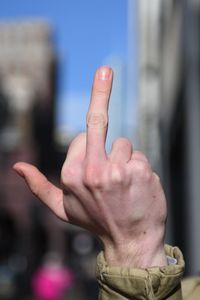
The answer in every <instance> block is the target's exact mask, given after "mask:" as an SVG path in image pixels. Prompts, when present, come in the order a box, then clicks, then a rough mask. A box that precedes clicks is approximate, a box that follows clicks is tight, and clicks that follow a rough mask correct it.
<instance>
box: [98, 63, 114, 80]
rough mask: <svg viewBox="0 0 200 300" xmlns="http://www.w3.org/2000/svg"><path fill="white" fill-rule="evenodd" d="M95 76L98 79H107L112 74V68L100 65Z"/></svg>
mask: <svg viewBox="0 0 200 300" xmlns="http://www.w3.org/2000/svg"><path fill="white" fill-rule="evenodd" d="M97 76H98V78H99V79H100V80H109V79H111V76H112V69H111V68H109V67H106V66H103V67H100V68H99V69H98V70H97Z"/></svg>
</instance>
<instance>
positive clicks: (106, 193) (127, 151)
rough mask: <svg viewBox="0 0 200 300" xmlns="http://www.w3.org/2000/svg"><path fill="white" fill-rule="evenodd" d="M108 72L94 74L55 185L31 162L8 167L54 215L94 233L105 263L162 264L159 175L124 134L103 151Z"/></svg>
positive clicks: (163, 217)
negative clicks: (79, 127) (79, 128)
mask: <svg viewBox="0 0 200 300" xmlns="http://www.w3.org/2000/svg"><path fill="white" fill-rule="evenodd" d="M112 77H113V74H112V70H111V69H110V68H108V67H101V68H99V69H98V70H97V72H96V74H95V77H94V83H93V89H92V95H91V102H90V107H89V111H88V114H87V133H83V134H80V135H79V136H78V137H76V138H75V139H74V141H73V142H72V144H71V145H70V148H69V151H68V154H67V158H66V160H65V162H64V165H63V168H62V171H61V184H62V188H61V189H59V188H57V187H55V186H54V185H52V184H51V183H50V182H49V181H48V180H47V179H46V177H45V176H44V175H43V174H41V173H40V172H39V170H38V169H36V168H35V167H34V166H31V165H29V164H26V163H17V164H15V166H14V169H15V170H16V171H17V173H18V174H19V175H21V176H22V177H23V178H24V179H25V180H26V183H27V184H28V186H29V188H30V189H31V191H32V192H33V194H35V195H36V196H37V197H38V198H39V199H40V200H41V201H42V202H43V203H44V204H46V205H47V206H48V207H49V208H50V209H51V210H52V211H53V212H54V213H55V214H56V215H57V216H58V217H59V218H61V219H62V220H64V221H66V222H69V223H72V224H75V225H79V226H81V227H83V228H85V229H87V230H89V231H91V232H92V233H94V234H95V235H96V236H97V237H98V238H100V240H101V241H102V243H103V245H104V254H105V258H106V260H107V263H108V264H109V265H119V266H130V267H151V266H162V265H165V264H166V258H165V254H164V248H163V243H164V241H163V240H164V232H165V221H166V200H165V196H164V193H163V189H162V187H161V184H160V181H159V178H158V176H157V175H156V174H155V173H153V172H152V170H151V167H150V165H149V163H148V160H147V158H146V157H145V156H144V155H143V154H142V153H141V152H138V151H133V149H132V145H131V143H130V142H129V141H128V140H127V139H124V138H119V139H118V140H116V141H115V142H114V143H113V147H112V151H111V153H110V154H109V155H107V154H106V151H105V140H106V133H107V127H108V103H109V97H110V92H111V87H112Z"/></svg>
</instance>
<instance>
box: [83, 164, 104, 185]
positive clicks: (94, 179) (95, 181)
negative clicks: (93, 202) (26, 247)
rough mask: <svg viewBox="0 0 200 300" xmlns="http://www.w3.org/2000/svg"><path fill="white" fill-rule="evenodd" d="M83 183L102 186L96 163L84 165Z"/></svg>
mask: <svg viewBox="0 0 200 300" xmlns="http://www.w3.org/2000/svg"><path fill="white" fill-rule="evenodd" d="M83 182H84V185H85V186H87V187H89V188H92V189H96V188H97V189H98V188H101V187H102V176H101V174H100V172H99V168H98V166H96V165H89V166H87V167H86V169H85V172H84V176H83Z"/></svg>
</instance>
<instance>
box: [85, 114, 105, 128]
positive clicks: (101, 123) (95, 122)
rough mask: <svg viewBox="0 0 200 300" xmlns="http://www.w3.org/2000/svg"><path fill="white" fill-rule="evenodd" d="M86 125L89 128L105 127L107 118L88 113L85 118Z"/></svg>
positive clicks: (102, 115)
mask: <svg viewBox="0 0 200 300" xmlns="http://www.w3.org/2000/svg"><path fill="white" fill-rule="evenodd" d="M87 125H88V126H89V127H106V126H107V125H108V118H107V116H105V115H104V114H102V113H90V114H89V115H88V117H87Z"/></svg>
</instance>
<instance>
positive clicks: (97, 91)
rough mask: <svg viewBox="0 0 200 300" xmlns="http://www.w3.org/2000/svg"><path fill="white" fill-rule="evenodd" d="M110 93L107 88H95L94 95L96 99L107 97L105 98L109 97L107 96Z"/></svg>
mask: <svg viewBox="0 0 200 300" xmlns="http://www.w3.org/2000/svg"><path fill="white" fill-rule="evenodd" d="M108 92H109V90H108V89H106V88H102V89H101V88H95V90H94V91H93V95H94V97H97V98H99V97H101V98H102V97H105V96H107V94H108Z"/></svg>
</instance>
